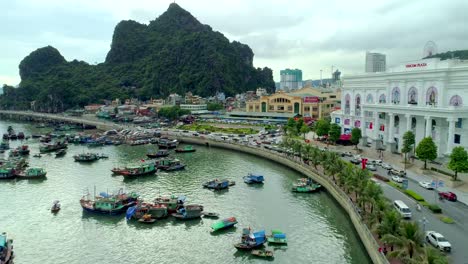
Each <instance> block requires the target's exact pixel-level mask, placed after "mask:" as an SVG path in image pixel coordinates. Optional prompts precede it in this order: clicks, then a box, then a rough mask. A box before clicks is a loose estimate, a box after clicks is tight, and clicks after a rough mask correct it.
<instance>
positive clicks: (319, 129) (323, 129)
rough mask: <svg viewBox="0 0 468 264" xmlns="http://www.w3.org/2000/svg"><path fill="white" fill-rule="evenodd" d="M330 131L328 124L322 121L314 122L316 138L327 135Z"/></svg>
mask: <svg viewBox="0 0 468 264" xmlns="http://www.w3.org/2000/svg"><path fill="white" fill-rule="evenodd" d="M329 130H330V122H328V121H327V120H324V119H320V120H317V122H315V134H317V136H319V137H322V136H325V135H327V134H328V131H329Z"/></svg>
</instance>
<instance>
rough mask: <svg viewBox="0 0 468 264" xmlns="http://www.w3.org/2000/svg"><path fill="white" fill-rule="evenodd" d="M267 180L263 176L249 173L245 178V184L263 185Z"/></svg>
mask: <svg viewBox="0 0 468 264" xmlns="http://www.w3.org/2000/svg"><path fill="white" fill-rule="evenodd" d="M264 180H265V178H264V177H263V176H262V175H256V174H252V173H249V174H248V175H247V176H244V182H245V183H247V184H251V183H263V181H264Z"/></svg>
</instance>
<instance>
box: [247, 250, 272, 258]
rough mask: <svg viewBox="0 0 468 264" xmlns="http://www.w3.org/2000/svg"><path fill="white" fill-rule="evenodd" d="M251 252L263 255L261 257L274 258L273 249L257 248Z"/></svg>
mask: <svg viewBox="0 0 468 264" xmlns="http://www.w3.org/2000/svg"><path fill="white" fill-rule="evenodd" d="M250 254H252V255H254V256H257V257H261V258H273V251H271V250H261V249H255V250H252V252H250Z"/></svg>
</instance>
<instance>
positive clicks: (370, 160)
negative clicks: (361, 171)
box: [367, 159, 383, 166]
mask: <svg viewBox="0 0 468 264" xmlns="http://www.w3.org/2000/svg"><path fill="white" fill-rule="evenodd" d="M367 163H368V164H373V165H379V166H380V165H381V164H382V163H383V162H382V160H374V159H368V160H367Z"/></svg>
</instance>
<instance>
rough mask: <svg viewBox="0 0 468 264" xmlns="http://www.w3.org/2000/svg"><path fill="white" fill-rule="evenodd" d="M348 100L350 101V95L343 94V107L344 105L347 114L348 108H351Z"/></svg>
mask: <svg viewBox="0 0 468 264" xmlns="http://www.w3.org/2000/svg"><path fill="white" fill-rule="evenodd" d="M350 101H351V96H349V94H347V95H346V96H345V107H344V109H345V114H346V115H349V113H350V110H351V105H350Z"/></svg>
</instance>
